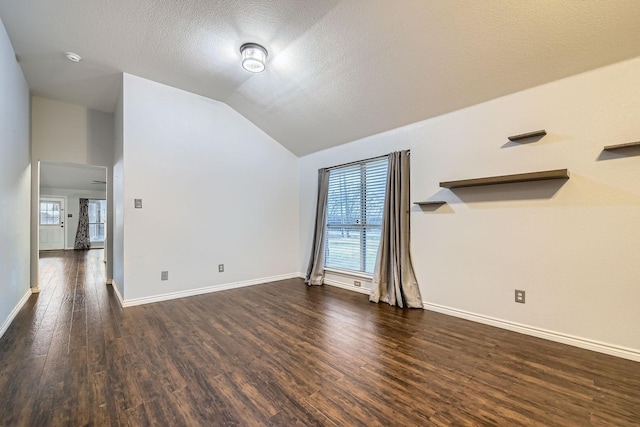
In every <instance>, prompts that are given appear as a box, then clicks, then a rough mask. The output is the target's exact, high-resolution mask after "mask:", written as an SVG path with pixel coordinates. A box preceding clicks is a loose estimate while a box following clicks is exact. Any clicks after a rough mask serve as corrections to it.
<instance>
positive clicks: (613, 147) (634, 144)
mask: <svg viewBox="0 0 640 427" xmlns="http://www.w3.org/2000/svg"><path fill="white" fill-rule="evenodd" d="M631 147H640V141H636V142H627V143H626V144H616V145H607V146H606V147H604V149H605V150H607V151H609V150H619V149H621V148H631Z"/></svg>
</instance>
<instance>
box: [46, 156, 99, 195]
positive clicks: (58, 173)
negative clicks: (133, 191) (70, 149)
mask: <svg viewBox="0 0 640 427" xmlns="http://www.w3.org/2000/svg"><path fill="white" fill-rule="evenodd" d="M106 180H107V169H106V168H103V167H99V166H83V165H73V164H63V163H47V162H40V187H41V188H43V187H44V188H64V189H70V190H86V191H106V189H107V186H106V185H105V184H96V183H94V182H93V181H103V182H104V181H106Z"/></svg>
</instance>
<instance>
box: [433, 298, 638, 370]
mask: <svg viewBox="0 0 640 427" xmlns="http://www.w3.org/2000/svg"><path fill="white" fill-rule="evenodd" d="M423 305H424V308H425V309H427V310H431V311H435V312H438V313H442V314H447V315H449V316H454V317H459V318H461V319H466V320H471V321H473V322H478V323H483V324H485V325H490V326H495V327H497V328H501V329H507V330H509V331H513V332H518V333H521V334H524V335H530V336H534V337H537V338H543V339H546V340H549V341H555V342H559V343H562V344H567V345H571V346H573V347H579V348H584V349H586V350H592V351H597V352H598V353H604V354H608V355H610V356H616V357H621V358H623V359H629V360H633V361H636V362H640V350H634V349H631V348H626V347H620V346H616V345H612V344H607V343H603V342H599V341H594V340H590V339H586V338H581V337H576V336H573V335H568V334H563V333H560V332H554V331H549V330H547V329H541V328H536V327H533V326H527V325H523V324H520V323H514V322H509V321H506V320H502V319H496V318H494V317H489V316H483V315H480V314H475V313H471V312H468V311H464V310H458V309H455V308H450V307H445V306H442V305H438V304H431V303H428V302H424V303H423Z"/></svg>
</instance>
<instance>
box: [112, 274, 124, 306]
mask: <svg viewBox="0 0 640 427" xmlns="http://www.w3.org/2000/svg"><path fill="white" fill-rule="evenodd" d="M111 287H112V288H113V292H114V293H115V294H116V298H118V302H119V303H120V307H124V299H123V298H122V295H120V291H119V290H118V285H117V284H116V281H115V279H111Z"/></svg>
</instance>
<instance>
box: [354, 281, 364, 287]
mask: <svg viewBox="0 0 640 427" xmlns="http://www.w3.org/2000/svg"><path fill="white" fill-rule="evenodd" d="M353 286H355V287H356V288H359V287H360V286H362V283H360V282H358V281H357V280H354V281H353Z"/></svg>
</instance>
